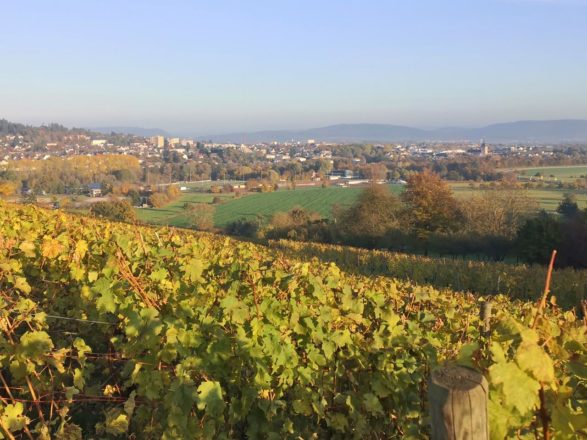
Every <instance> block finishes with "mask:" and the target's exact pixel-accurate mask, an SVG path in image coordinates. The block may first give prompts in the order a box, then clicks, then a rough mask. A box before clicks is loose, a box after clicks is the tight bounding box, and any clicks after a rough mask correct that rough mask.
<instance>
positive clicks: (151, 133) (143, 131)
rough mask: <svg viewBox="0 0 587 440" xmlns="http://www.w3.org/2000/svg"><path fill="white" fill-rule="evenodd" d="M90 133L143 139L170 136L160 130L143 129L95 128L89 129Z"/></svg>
mask: <svg viewBox="0 0 587 440" xmlns="http://www.w3.org/2000/svg"><path fill="white" fill-rule="evenodd" d="M91 130H92V131H97V132H98V133H104V134H110V133H118V134H132V135H135V136H144V137H151V136H165V137H169V136H171V134H169V132H167V131H165V130H161V129H160V128H143V127H95V128H92V129H91Z"/></svg>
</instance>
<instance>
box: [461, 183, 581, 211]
mask: <svg viewBox="0 0 587 440" xmlns="http://www.w3.org/2000/svg"><path fill="white" fill-rule="evenodd" d="M450 187H451V189H452V190H453V193H454V195H455V196H456V197H458V198H465V197H471V196H472V195H474V194H480V193H481V192H482V190H481V189H478V188H471V187H470V186H469V183H465V182H462V183H461V182H459V183H451V184H450ZM527 191H528V195H529V196H530V197H532V198H534V199H536V200H537V201H538V206H539V207H540V209H545V210H547V211H550V212H554V211H556V208H557V206H558V204H559V203H560V201H561V200H562V198H563V196H564V195H565V194H566V193H573V194H575V196H576V197H577V203H578V204H579V208H585V207H587V191H585V190H573V191H569V190H558V189H546V188H545V189H531V190H527Z"/></svg>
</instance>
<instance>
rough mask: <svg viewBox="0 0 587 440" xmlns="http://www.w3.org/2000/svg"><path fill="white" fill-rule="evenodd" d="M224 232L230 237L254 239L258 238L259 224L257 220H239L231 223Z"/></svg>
mask: <svg viewBox="0 0 587 440" xmlns="http://www.w3.org/2000/svg"><path fill="white" fill-rule="evenodd" d="M224 230H225V232H226V233H227V234H230V235H236V236H239V237H251V238H253V237H256V236H257V232H258V231H259V224H258V222H257V221H255V220H249V219H246V218H239V219H238V220H235V221H233V222H232V223H229V224H228V225H227V226H226V228H225V229H224Z"/></svg>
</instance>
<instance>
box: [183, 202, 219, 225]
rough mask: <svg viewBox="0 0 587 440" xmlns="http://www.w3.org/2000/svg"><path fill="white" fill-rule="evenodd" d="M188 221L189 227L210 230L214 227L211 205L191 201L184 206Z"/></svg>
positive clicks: (213, 209)
mask: <svg viewBox="0 0 587 440" xmlns="http://www.w3.org/2000/svg"><path fill="white" fill-rule="evenodd" d="M185 210H186V213H187V217H188V221H189V224H190V226H191V227H193V228H195V229H199V230H203V231H208V230H211V229H212V228H213V227H214V212H215V211H216V209H215V207H214V206H213V205H210V204H208V203H191V204H188V205H187V206H186V208H185Z"/></svg>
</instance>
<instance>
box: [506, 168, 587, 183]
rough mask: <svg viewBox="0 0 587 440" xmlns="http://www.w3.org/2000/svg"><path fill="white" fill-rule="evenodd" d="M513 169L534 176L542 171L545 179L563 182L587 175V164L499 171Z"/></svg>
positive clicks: (526, 175) (525, 175)
mask: <svg viewBox="0 0 587 440" xmlns="http://www.w3.org/2000/svg"><path fill="white" fill-rule="evenodd" d="M512 170H515V171H517V172H518V175H519V176H521V177H532V176H535V175H536V173H540V174H541V175H542V176H543V177H544V178H545V179H548V178H556V179H558V180H560V181H562V182H574V181H575V180H577V179H581V178H584V177H585V176H587V165H569V166H545V167H528V168H526V167H522V168H509V169H502V170H499V171H512ZM581 176H584V177H581Z"/></svg>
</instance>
